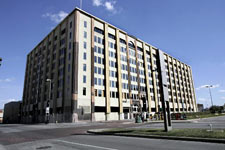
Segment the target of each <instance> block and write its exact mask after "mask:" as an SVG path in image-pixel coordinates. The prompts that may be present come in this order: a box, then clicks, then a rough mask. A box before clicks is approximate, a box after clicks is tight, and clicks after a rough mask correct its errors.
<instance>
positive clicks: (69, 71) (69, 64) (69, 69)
mask: <svg viewBox="0 0 225 150" xmlns="http://www.w3.org/2000/svg"><path fill="white" fill-rule="evenodd" d="M68 72H70V64H68Z"/></svg>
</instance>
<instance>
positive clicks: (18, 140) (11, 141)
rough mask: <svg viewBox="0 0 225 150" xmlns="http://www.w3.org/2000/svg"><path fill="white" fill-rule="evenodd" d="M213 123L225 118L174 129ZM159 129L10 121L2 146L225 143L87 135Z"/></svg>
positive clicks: (112, 149)
mask: <svg viewBox="0 0 225 150" xmlns="http://www.w3.org/2000/svg"><path fill="white" fill-rule="evenodd" d="M209 123H212V124H213V126H214V127H216V128H219V129H222V128H223V129H224V128H225V117H224V116H223V117H216V118H208V119H202V120H196V121H194V122H192V123H173V128H187V127H188V128H189V127H191V128H207V127H208V126H207V125H208V124H209ZM118 127H120V128H134V127H135V128H146V127H147V128H149V127H151V128H160V127H163V124H162V123H145V124H135V123H133V122H131V121H115V122H95V123H91V122H79V123H61V124H48V125H45V124H36V125H23V124H8V125H4V124H2V125H0V149H3V150H4V149H9V150H16V149H19V150H30V149H34V150H38V149H46V150H53V149H59V150H62V149H79V150H82V149H93V150H95V149H99V150H101V149H102V150H126V149H129V150H131V149H135V150H136V149H143V150H145V149H146V150H147V149H157V150H160V149H162V150H164V149H165V150H168V149H181V150H182V149H185V150H188V149H198V150H201V149H204V150H207V149H209V150H211V149H218V150H220V149H224V148H225V145H224V144H216V143H204V142H190V141H175V140H163V139H146V138H133V137H118V136H115V137H114V136H103V135H92V134H87V133H86V131H87V130H89V129H102V128H118Z"/></svg>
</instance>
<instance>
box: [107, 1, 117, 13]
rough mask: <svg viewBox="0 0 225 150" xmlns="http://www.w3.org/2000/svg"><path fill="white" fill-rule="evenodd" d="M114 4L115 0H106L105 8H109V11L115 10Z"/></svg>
mask: <svg viewBox="0 0 225 150" xmlns="http://www.w3.org/2000/svg"><path fill="white" fill-rule="evenodd" d="M114 4H115V2H105V8H106V9H107V10H108V11H114V10H115V9H114Z"/></svg>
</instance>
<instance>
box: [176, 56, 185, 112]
mask: <svg viewBox="0 0 225 150" xmlns="http://www.w3.org/2000/svg"><path fill="white" fill-rule="evenodd" d="M178 63H179V62H178V60H176V65H177V75H178V82H179V87H180V98H181V104H182V103H183V100H182V97H183V91H182V90H181V83H180V82H181V79H180V73H179V70H178V68H179V67H178ZM179 65H180V68H181V63H179ZM180 70H181V69H180ZM181 76H182V75H181ZM178 104H179V106H180V101H179V100H178ZM179 112H180V108H179Z"/></svg>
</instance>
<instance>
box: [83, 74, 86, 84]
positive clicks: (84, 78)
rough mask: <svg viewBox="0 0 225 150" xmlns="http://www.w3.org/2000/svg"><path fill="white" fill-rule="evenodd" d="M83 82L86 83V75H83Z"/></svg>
mask: <svg viewBox="0 0 225 150" xmlns="http://www.w3.org/2000/svg"><path fill="white" fill-rule="evenodd" d="M83 83H86V76H85V75H83Z"/></svg>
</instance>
